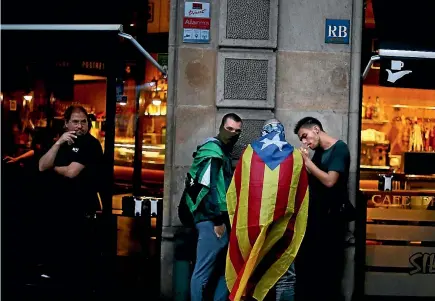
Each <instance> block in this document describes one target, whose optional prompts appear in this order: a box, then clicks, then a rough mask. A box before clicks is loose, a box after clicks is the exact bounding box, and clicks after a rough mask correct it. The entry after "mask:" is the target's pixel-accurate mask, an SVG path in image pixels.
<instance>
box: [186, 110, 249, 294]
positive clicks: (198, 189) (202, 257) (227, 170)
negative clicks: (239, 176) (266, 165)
mask: <svg viewBox="0 0 435 301" xmlns="http://www.w3.org/2000/svg"><path fill="white" fill-rule="evenodd" d="M241 127H242V119H241V118H240V117H239V116H238V115H236V114H234V113H230V114H227V115H225V116H224V117H223V118H222V123H221V126H220V128H219V134H218V135H217V137H214V138H208V139H207V140H206V141H205V142H204V143H203V144H202V145H200V146H198V148H197V151H196V152H195V153H194V154H193V157H194V161H193V163H192V167H191V168H190V170H189V173H188V175H187V185H188V189H187V195H186V203H187V205H188V207H189V209H190V211H191V213H192V214H193V217H194V222H195V228H196V230H197V232H198V244H197V251H196V263H195V269H194V271H193V275H192V279H191V285H190V288H191V301H203V300H205V299H207V300H208V297H206V296H205V295H206V294H207V295H208V294H209V293H210V294H212V295H214V297H213V299H214V300H215V301H225V300H226V299H227V298H228V289H227V287H226V283H225V255H226V249H227V246H228V238H229V235H228V232H229V230H230V229H229V227H230V223H229V218H228V212H227V203H226V192H227V189H228V186H229V184H230V182H231V178H232V176H233V169H232V164H231V152H232V149H233V147H234V145H235V143H236V142H237V140H238V138H239V136H240V133H241ZM212 275H213V276H216V279H217V284H216V285H213V286H212V285H210V286H208V287H207V290H205V288H206V286H207V284H208V283H209V280H210V279H211V277H212ZM209 289H212V290H213V292H210V291H209Z"/></svg>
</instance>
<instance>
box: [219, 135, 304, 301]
mask: <svg viewBox="0 0 435 301" xmlns="http://www.w3.org/2000/svg"><path fill="white" fill-rule="evenodd" d="M227 206H228V213H229V215H230V221H231V235H230V242H229V248H228V253H227V264H226V272H225V274H226V275H225V277H226V282H227V286H228V289H229V291H230V299H231V300H232V301H239V300H240V299H241V298H242V297H244V296H252V297H253V298H255V299H256V300H258V301H262V300H263V299H264V298H265V296H266V295H267V293H268V292H269V290H270V289H271V288H272V287H273V286H274V285H275V284H276V282H277V281H278V280H279V279H280V278H281V276H282V275H284V273H285V272H286V271H287V270H288V269H289V267H290V265H291V263H292V262H293V260H294V258H295V256H296V253H297V252H298V250H299V247H300V245H301V243H302V239H303V237H304V235H305V230H306V226H307V218H308V175H307V171H306V170H305V165H304V162H303V158H302V154H301V153H300V151H299V150H294V149H293V147H292V146H291V145H290V144H288V143H287V142H286V141H285V138H284V135H283V134H281V133H276V132H271V133H269V134H267V135H266V136H263V137H261V138H260V139H258V140H256V141H255V142H253V143H252V144H250V145H248V147H247V148H246V150H245V151H244V153H243V155H242V158H241V159H240V161H239V163H238V165H237V167H236V170H235V172H234V176H233V179H232V182H231V184H230V187H229V189H228V192H227Z"/></svg>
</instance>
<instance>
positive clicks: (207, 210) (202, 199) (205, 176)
mask: <svg viewBox="0 0 435 301" xmlns="http://www.w3.org/2000/svg"><path fill="white" fill-rule="evenodd" d="M227 166H231V162H230V158H229V157H228V156H227V155H225V154H224V152H223V150H222V148H221V146H220V141H219V140H217V139H216V138H211V139H207V141H206V142H205V143H204V144H202V145H200V146H198V148H197V151H196V152H195V153H194V160H193V163H192V166H191V168H190V170H189V172H188V175H187V181H186V187H187V194H186V203H187V206H188V207H189V209H190V212H191V213H192V214H193V216H194V221H195V223H198V222H200V221H204V220H211V219H214V218H216V217H217V216H218V215H220V214H221V212H223V211H225V212H226V211H227V203H226V191H227V188H228V187H227V186H228V184H227V182H228V183H229V182H230V179H227V180H228V181H226V177H228V176H227V174H228V172H227V171H225V170H224V169H225V167H227ZM229 174H231V171H230V173H229ZM213 175H215V176H214V182H215V186H216V187H215V189H216V193H215V198H216V200H213V199H212V198H213V196H212V193H211V190H212V187H211V185H212V184H213V183H212V177H213Z"/></svg>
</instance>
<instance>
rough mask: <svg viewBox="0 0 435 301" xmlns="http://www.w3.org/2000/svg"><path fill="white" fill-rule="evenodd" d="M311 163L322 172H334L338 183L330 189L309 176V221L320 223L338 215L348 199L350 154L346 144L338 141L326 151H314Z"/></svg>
mask: <svg viewBox="0 0 435 301" xmlns="http://www.w3.org/2000/svg"><path fill="white" fill-rule="evenodd" d="M312 161H313V163H314V164H315V165H316V166H317V167H318V168H319V169H321V170H322V171H324V172H326V173H327V172H329V171H336V172H338V173H339V177H338V181H337V183H335V185H334V186H332V187H326V186H325V185H323V184H322V182H320V180H318V179H317V178H316V177H314V176H313V175H312V174H310V176H309V184H310V209H309V216H310V218H311V221H312V222H314V223H316V224H317V222H319V223H322V221H325V220H326V219H328V217H332V218H333V215H334V213H338V210H339V208H340V206H341V205H342V204H343V202H345V201H346V200H348V199H349V192H348V180H349V167H350V153H349V148H348V147H347V145H346V143H344V142H343V141H341V140H338V141H337V142H336V143H335V144H334V145H333V146H331V147H330V148H328V149H327V150H322V149H319V150H316V152H315V154H314V156H313V158H312Z"/></svg>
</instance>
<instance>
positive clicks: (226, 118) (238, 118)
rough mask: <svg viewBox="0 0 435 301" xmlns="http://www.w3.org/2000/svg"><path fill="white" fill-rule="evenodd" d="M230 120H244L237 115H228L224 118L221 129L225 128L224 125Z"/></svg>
mask: <svg viewBox="0 0 435 301" xmlns="http://www.w3.org/2000/svg"><path fill="white" fill-rule="evenodd" d="M228 119H231V120H234V121H235V122H242V118H240V116H239V115H237V114H235V113H228V114H225V116H224V117H223V118H222V122H221V126H220V127H221V128H223V127H224V125H225V123H226V122H227V120H228Z"/></svg>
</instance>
